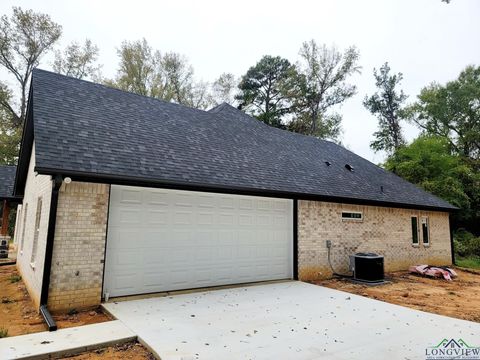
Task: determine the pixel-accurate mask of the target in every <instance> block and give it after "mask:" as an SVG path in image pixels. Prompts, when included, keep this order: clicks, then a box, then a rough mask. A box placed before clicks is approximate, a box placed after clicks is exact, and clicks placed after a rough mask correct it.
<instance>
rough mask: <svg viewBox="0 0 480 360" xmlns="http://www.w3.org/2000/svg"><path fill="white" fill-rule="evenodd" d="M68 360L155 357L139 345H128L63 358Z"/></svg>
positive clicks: (136, 359)
mask: <svg viewBox="0 0 480 360" xmlns="http://www.w3.org/2000/svg"><path fill="white" fill-rule="evenodd" d="M63 359H68V360H91V359H107V360H114V359H115V360H116V359H132V360H155V357H154V356H153V355H152V354H151V353H150V352H149V351H148V350H147V349H145V348H144V347H143V346H142V345H140V344H139V343H136V342H133V343H127V344H122V345H116V346H110V347H108V348H105V349H99V350H95V351H90V352H86V353H83V354H79V355H75V356H71V357H68V358H63Z"/></svg>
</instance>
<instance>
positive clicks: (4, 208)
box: [0, 165, 21, 241]
mask: <svg viewBox="0 0 480 360" xmlns="http://www.w3.org/2000/svg"><path fill="white" fill-rule="evenodd" d="M15 172H16V166H8V165H1V166H0V241H1V240H7V241H9V240H10V235H9V234H8V223H9V221H8V219H9V217H10V209H11V208H12V207H14V206H16V204H17V203H18V202H19V201H21V199H19V198H16V197H14V196H13V184H14V181H15Z"/></svg>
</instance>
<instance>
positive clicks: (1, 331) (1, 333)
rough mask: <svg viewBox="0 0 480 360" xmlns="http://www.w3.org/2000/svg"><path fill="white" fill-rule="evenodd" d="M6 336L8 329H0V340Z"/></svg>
mask: <svg viewBox="0 0 480 360" xmlns="http://www.w3.org/2000/svg"><path fill="white" fill-rule="evenodd" d="M7 336H8V329H5V328H3V327H2V328H0V339H1V338H5V337H7Z"/></svg>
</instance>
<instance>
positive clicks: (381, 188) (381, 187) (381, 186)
mask: <svg viewBox="0 0 480 360" xmlns="http://www.w3.org/2000/svg"><path fill="white" fill-rule="evenodd" d="M380 191H381V192H382V193H383V192H384V191H383V185H380Z"/></svg>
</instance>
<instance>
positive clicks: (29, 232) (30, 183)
mask: <svg viewBox="0 0 480 360" xmlns="http://www.w3.org/2000/svg"><path fill="white" fill-rule="evenodd" d="M34 167H35V144H33V147H32V154H31V157H30V164H29V167H28V175H27V181H26V184H25V195H24V198H23V202H22V216H21V218H20V217H18V218H17V223H16V228H18V231H16V233H17V234H18V237H19V238H18V242H17V248H18V250H17V251H18V254H17V268H18V270H19V271H20V274H21V275H22V278H23V280H24V282H25V285H26V286H27V289H28V291H29V293H30V296H31V297H32V299H33V302H34V303H35V305H36V306H37V307H39V306H40V305H39V304H40V292H41V288H42V276H43V263H44V259H45V246H46V240H47V231H48V217H49V212H50V200H51V197H52V179H51V177H50V176H47V175H37V176H35V174H34V171H33V169H34ZM40 196H41V197H42V202H43V204H42V213H41V220H40V230H39V234H38V246H37V256H36V260H35V264H30V259H31V257H32V246H33V238H34V227H35V214H36V210H37V209H36V207H37V201H38V197H40ZM25 204H28V210H27V217H26V223H25V231H24V232H23V227H24V216H25V213H24V211H25ZM22 233H24V234H25V235H24V238H23V239H22ZM22 240H23V251H22V249H21V244H22Z"/></svg>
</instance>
